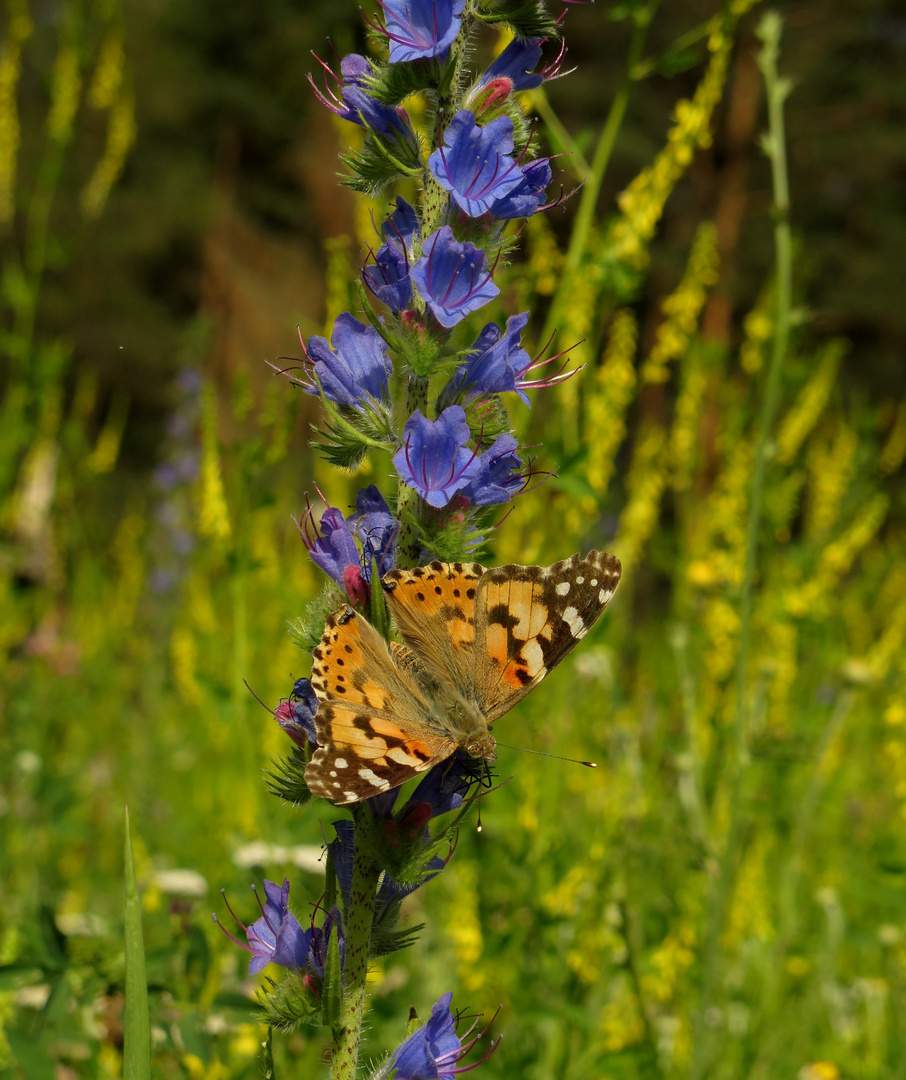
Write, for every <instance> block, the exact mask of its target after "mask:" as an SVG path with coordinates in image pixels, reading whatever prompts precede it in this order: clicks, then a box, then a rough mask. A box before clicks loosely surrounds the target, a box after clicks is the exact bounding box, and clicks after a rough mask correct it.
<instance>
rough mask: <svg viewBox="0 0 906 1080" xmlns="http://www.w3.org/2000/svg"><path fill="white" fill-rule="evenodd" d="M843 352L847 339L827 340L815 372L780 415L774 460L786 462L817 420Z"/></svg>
mask: <svg viewBox="0 0 906 1080" xmlns="http://www.w3.org/2000/svg"><path fill="white" fill-rule="evenodd" d="M845 352H846V342H845V341H841V340H840V339H835V340H833V341H829V342H828V343H827V345H825V346H824V348H823V349H822V350H821V353H820V354H819V358H818V364H817V367H816V369H815V373H814V375H812V377H811V378H810V379H809V381H808V382H807V383H806V384H805V386H804V387H803V388H802V389H801V390H800V391H799V394H798V396H797V397H796V400H795V402H794V403H793V406H792V408H791V409H790V411H789V412H788V413H787V414H786V416H785V417H784V418H783V421H782V422H781V424H780V431H779V433H778V435H777V461H778V462H779V463H780V464H781V465H789V463H790V462H791V461H792V460H793V458H794V457H795V456H796V454H797V453H798V451H799V447H800V446H802V444H803V442H805V440H806V438H807V437H808V435H809V433H810V432H811V431H812V429H813V428H814V426H815V424H816V423H817V422H818V419H819V417H820V416H821V414H822V412H823V411H824V408H825V406H826V405H827V402H828V399H829V398H830V394H831V391H832V390H833V388H834V386H835V385H836V382H837V370H838V368H839V367H840V361H841V360H842V359H843V355H844V353H845Z"/></svg>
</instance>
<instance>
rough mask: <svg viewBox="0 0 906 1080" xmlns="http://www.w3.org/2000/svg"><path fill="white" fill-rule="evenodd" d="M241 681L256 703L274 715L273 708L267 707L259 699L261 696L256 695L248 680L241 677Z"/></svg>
mask: <svg viewBox="0 0 906 1080" xmlns="http://www.w3.org/2000/svg"><path fill="white" fill-rule="evenodd" d="M242 681H243V682H244V683H245V688H246V690H248V692H249V693H250V694H251V695H252V697H253V698H254V699H255V701H257V702H258V704H259V705H260V706H261V708H262V709H265V710H267V712H269V713H270V714H271V716H273V715H274V710H273V709H268V707H267V706H266V705H265V704H264V702H263V701H262V700H261V698H260V697H258V695H257V694H256V693H255V691H254V690H253V689H252V688H251V687H250V686H249V684H248V682H247V681H246V680H245V679H243V680H242Z"/></svg>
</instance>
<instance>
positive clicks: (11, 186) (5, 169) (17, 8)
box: [0, 0, 34, 225]
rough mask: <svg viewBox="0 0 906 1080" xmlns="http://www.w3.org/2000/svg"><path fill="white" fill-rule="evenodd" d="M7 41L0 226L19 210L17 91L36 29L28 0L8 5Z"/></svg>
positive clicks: (1, 102) (2, 67) (0, 117)
mask: <svg viewBox="0 0 906 1080" xmlns="http://www.w3.org/2000/svg"><path fill="white" fill-rule="evenodd" d="M7 10H8V11H9V18H8V22H7V26H6V40H5V41H4V42H3V43H2V45H0V225H5V224H8V223H9V222H10V221H12V219H13V214H14V213H15V209H16V167H17V163H18V158H19V136H20V130H19V110H18V108H17V107H16V88H17V87H18V85H19V75H20V74H21V68H22V44H23V42H24V41H25V40H26V39H27V38H28V37H29V35H30V34H31V32H32V30H33V29H34V27H33V25H32V22H31V19H30V18H29V16H28V8H27V7H26V6H25V3H24V0H12V2H11V3H9V4H8V5H7Z"/></svg>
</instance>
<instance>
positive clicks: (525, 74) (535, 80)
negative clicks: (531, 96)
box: [478, 37, 544, 90]
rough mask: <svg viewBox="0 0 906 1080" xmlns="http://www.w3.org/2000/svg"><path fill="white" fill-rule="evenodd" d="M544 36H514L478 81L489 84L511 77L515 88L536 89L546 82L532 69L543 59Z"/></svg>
mask: <svg viewBox="0 0 906 1080" xmlns="http://www.w3.org/2000/svg"><path fill="white" fill-rule="evenodd" d="M543 40H544V39H543V38H518V37H517V38H513V40H512V41H511V42H510V43H509V45H507V47H506V48H505V49H504V50H503V52H502V53H501V54H500V56H498V57H497V59H496V60H495V61H494V63H493V64H491V66H490V67H489V68H488V70H487V71H486V72H485V73H484V75H482V76H481V78H480V79H479V81H478V85H479V86H487V84H488V83H489V82H491V81H492V80H493V79H509V80H510V82H511V83H512V84H513V89H514V90H534V89H535V87H536V86H540V85H541V84H542V83H543V82H544V77H543V76H542V75H537V74H535V72H534V71H533V70H532V69H533V68H534V67H535V65H536V64H537V63H538V61H539V60H540V59H541V42H542V41H543Z"/></svg>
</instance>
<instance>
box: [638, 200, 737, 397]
mask: <svg viewBox="0 0 906 1080" xmlns="http://www.w3.org/2000/svg"><path fill="white" fill-rule="evenodd" d="M717 266H718V255H717V230H716V229H715V227H714V225H713V224H712V223H711V222H709V221H708V222H704V223H703V224H701V225H699V227H698V231H697V232H696V234H695V239H694V240H693V241H692V249H691V251H690V252H689V261H688V263H687V264H686V270H685V273H684V274H683V277H682V280H681V281H680V283H679V285H678V286H677V288H676V290H675V291H674V292H673V293H671V294H670V296H668V297H667V299H666V300H664V302H663V303H662V304H661V311H662V312H663V313H664V315H665V319H664V321H663V322H662V323H661V325H660V326H659V327H658V331H657V336H656V338H655V342H654V346H653V347H652V349H651V353H650V354H649V356H648V359H647V360H646V361H645V363H644V364H643V365H642V372H641V375H642V381H643V382H647V383H662V382H666V381H667V379H668V378H669V371H668V365H669V364H670V362H671V361H674V360H679V359H680V357H681V356H682V355H683V354H684V353H685V352H686V350H687V348H688V347H689V341H690V339H691V337H692V335H693V334H694V333H695V328H696V326H698V319H699V316H700V315H701V311H702V308H703V307H704V304H705V300H706V299H707V296H708V290H709V289H710V287H711V286H712V285H713V284H714V283H715V282H716V281H717Z"/></svg>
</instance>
